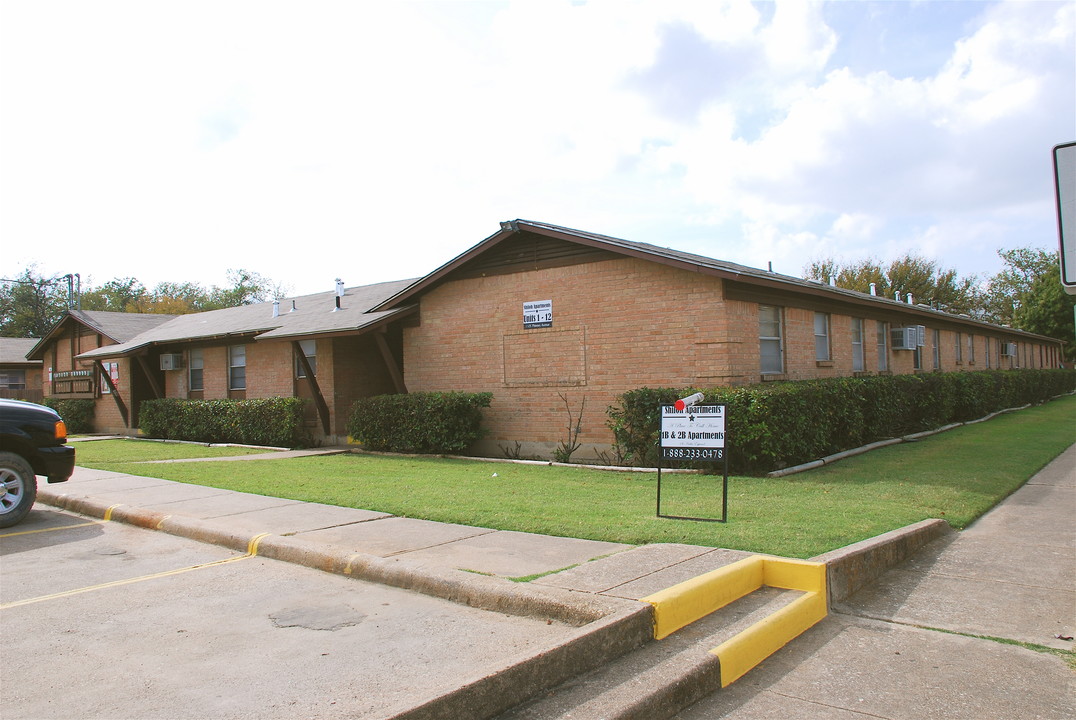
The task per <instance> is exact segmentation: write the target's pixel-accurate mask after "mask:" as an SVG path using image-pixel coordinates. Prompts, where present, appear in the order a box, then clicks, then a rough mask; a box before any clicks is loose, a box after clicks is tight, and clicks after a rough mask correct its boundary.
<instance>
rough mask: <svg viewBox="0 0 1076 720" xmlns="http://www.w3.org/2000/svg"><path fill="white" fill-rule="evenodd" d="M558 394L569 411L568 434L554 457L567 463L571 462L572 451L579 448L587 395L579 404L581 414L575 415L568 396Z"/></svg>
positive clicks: (555, 451) (566, 410)
mask: <svg viewBox="0 0 1076 720" xmlns="http://www.w3.org/2000/svg"><path fill="white" fill-rule="evenodd" d="M557 395H558V396H559V397H560V399H561V401H562V402H563V403H564V410H565V412H567V413H568V436H567V438H566V439H564V440H562V441H561V443H560V445H558V446H557V448H556V449H555V450H554V451H553V459H554V460H556V461H557V462H562V463H566V462H571V459H572V453H574V452H575V451H576V450H578V449H579V445H580V442H579V433H581V432H582V431H583V408H585V407H586V406H587V396H586V395H584V396H583V401H582V402H581V403H580V404H579V414H578V415H576V416H573V415H572V408H571V405H569V404H568V396H567V395H565V394H564V393H557Z"/></svg>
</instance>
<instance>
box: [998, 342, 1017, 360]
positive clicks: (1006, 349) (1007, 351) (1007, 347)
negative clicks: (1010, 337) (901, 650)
mask: <svg viewBox="0 0 1076 720" xmlns="http://www.w3.org/2000/svg"><path fill="white" fill-rule="evenodd" d="M1001 357H1016V343H1001Z"/></svg>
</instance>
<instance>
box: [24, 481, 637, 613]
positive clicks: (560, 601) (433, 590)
mask: <svg viewBox="0 0 1076 720" xmlns="http://www.w3.org/2000/svg"><path fill="white" fill-rule="evenodd" d="M38 500H39V501H41V502H44V503H47V504H49V505H53V506H55V507H59V508H62V509H64V510H70V511H72V512H77V513H80V514H82V515H87V516H89V517H98V518H103V519H107V520H112V521H115V522H122V523H126V524H128V525H135V526H137V527H142V528H147V529H150V530H160V531H162V532H166V533H169V534H170V535H176V536H179V537H184V538H187V539H189V540H196V541H198V542H204V543H208V544H211V545H218V546H221V547H226V548H228V549H230V550H234V551H236V552H247V551H248V550H249V548H250V547H251V543H252V542H253V541H254V539H255V537H256V538H257V552H256V553H255V554H257V555H259V556H261V557H265V558H270V559H273V560H282V561H284V562H290V563H293V564H296V565H303V566H305V567H309V568H314V569H316V570H322V571H324V572H330V573H334V574H337V575H347V576H350V577H353V578H356V579H361V580H367V581H370V582H376V583H379V584H382V585H390V586H392V587H398V588H401V589H404V590H413V591H415V592H419V593H422V594H424V595H430V596H433V597H438V598H441V599H443V600H449V601H451V602H455V603H459V604H461V605H468V606H470V607H476V608H480V609H483V610H489V611H492V612H502V613H506V614H510V615H520V616H526V617H539V618H543V619H549V620H556V621H558V622H563V623H566V624H569V625H574V626H576V627H579V626H582V625H587V624H589V623H592V622H595V621H596V620H599V619H601V618H603V617H606V616H608V615H611V614H615V613H617V612H620V611H622V609H623V606H624V603H623V602H617V601H616V600H615V599H614V598H607V597H604V596H597V595H590V594H587V595H581V594H578V593H570V592H568V591H564V590H560V589H558V588H554V587H548V586H541V585H523V584H518V583H512V582H511V581H509V580H503V579H500V578H494V577H488V576H485V575H479V574H476V573H467V572H464V571H462V570H444V569H440V568H430V567H425V566H421V565H417V564H415V563H412V562H409V561H407V560H405V559H385V558H382V557H378V556H376V555H368V554H364V553H354V552H348V551H346V550H344V549H342V548H337V547H334V546H331V545H322V544H319V543H314V542H310V541H308V540H303V539H302V538H296V537H282V536H279V535H273V534H266V535H263V536H251V535H250V534H249V533H247V532H238V531H232V530H228V529H226V528H222V527H220V526H219V525H216V524H214V523H212V522H208V521H205V520H200V519H198V518H192V517H186V516H180V515H169V514H167V513H162V512H157V511H152V510H146V509H143V508H136V507H128V506H126V505H107V504H106V503H104V502H101V501H98V500H94V499H92V498H87V497H77V496H73V495H66V494H62V493H56V492H53V491H51V490H50V489H49V488H41V489H40V490H39V492H38ZM633 604H634V603H633Z"/></svg>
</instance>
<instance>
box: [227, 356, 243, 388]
mask: <svg viewBox="0 0 1076 720" xmlns="http://www.w3.org/2000/svg"><path fill="white" fill-rule="evenodd" d="M228 389H229V390H246V389H247V346H246V345H232V346H231V347H229V348H228Z"/></svg>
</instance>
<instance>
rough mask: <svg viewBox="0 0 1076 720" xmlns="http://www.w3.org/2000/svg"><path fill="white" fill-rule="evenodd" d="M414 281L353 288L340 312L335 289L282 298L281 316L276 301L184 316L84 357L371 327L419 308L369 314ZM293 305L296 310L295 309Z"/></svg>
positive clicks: (349, 290)
mask: <svg viewBox="0 0 1076 720" xmlns="http://www.w3.org/2000/svg"><path fill="white" fill-rule="evenodd" d="M413 282H414V280H413V279H408V280H398V281H395V282H384V283H377V284H375V285H365V286H362V287H354V288H347V289H345V290H344V295H343V297H341V298H340V309H339V310H336V309H335V308H336V293H335V291H329V292H323V293H316V294H313V295H304V296H301V297H296V298H287V299H284V300H281V301H280V306H279V315H278V316H276V317H274V316H273V303H272V302H263V303H257V304H254V305H242V306H240V307H234V308H225V309H223V310H210V311H207V312H200V313H192V314H190V315H178V316H175V317H174V318H172V319H171V320H169V321H168V322H166V323H163V324H160V325H158V326H156V327H153V328H150V329H148V330H146V331H145V332H142V333H139V334H138V335H135V336H133V337H131V338H130V339H128V340H127V341H126V342H122V343H119V344H118V345H109V346H107V347H102V348H97V349H95V350H90V351H88V352H84V353H82V354H81V355H79V357H80V358H99V357H113V356H117V355H126V354H129V353H131V352H134V351H137V350H140V349H142V348H145V347H148V346H150V345H163V344H169V343H177V342H187V341H191V340H207V339H211V338H229V337H234V338H241V337H246V338H251V337H253V338H255V339H263V338H264V339H273V338H277V339H279V338H287V337H303V336H310V335H319V334H325V333H338V332H349V331H361V330H364V329H370V328H372V327H375V326H377V325H379V324H381V323H383V322H385V321H387V320H388V319H391V318H393V317H397V316H399V315H401V314H406V313H407V312H411V311H412V310H413V309H414V308H413V307H410V306H407V307H399V308H394V309H391V310H386V311H383V312H375V313H371V312H368V310H369V309H370V308H371V307H373V306H374V305H376V304H378V303H380V302H381V301H383V300H384V299H385V298H387V297H390V296H392V295H394V294H396V293H397V292H399V291H400V290H401V289H402V288H404V287H407V286H408V285H410V284H412V283H413ZM292 307H294V308H295V309H294V310H292Z"/></svg>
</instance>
